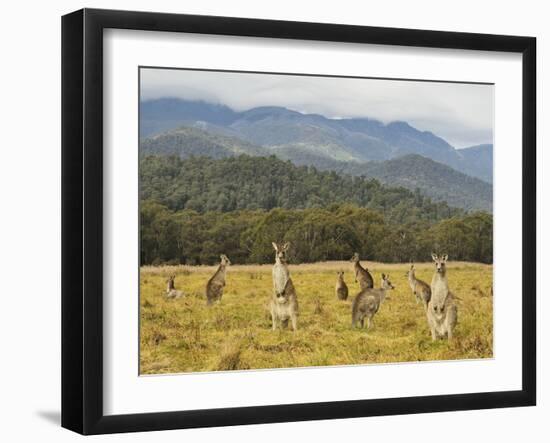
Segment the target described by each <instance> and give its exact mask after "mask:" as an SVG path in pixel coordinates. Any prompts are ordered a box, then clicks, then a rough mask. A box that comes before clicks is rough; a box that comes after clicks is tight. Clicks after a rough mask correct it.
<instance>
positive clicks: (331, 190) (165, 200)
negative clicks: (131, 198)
mask: <svg viewBox="0 0 550 443" xmlns="http://www.w3.org/2000/svg"><path fill="white" fill-rule="evenodd" d="M140 186H141V199H142V200H147V199H151V200H155V201H158V202H159V203H162V204H163V205H165V206H167V207H168V208H170V209H173V210H180V209H192V210H194V211H197V212H199V213H204V212H209V211H220V212H231V211H237V210H266V211H269V210H271V209H274V208H284V209H308V208H322V207H326V206H328V205H330V204H334V203H336V204H344V203H349V204H353V205H356V206H360V207H367V208H371V209H376V210H379V211H381V212H382V213H383V214H384V215H385V217H386V218H387V219H388V220H390V221H392V222H398V223H408V222H417V221H418V220H426V221H436V220H441V219H443V218H448V217H453V216H456V215H461V214H463V211H462V210H460V209H456V208H451V207H450V206H449V205H448V204H447V203H445V202H437V203H436V202H433V201H432V200H431V199H429V198H424V197H421V196H420V197H419V195H417V194H416V193H415V192H413V191H410V190H407V189H405V188H397V187H389V186H383V185H381V184H380V183H379V182H378V181H377V180H374V179H367V178H365V177H352V176H348V175H340V174H337V173H336V172H334V171H319V170H317V169H316V168H314V167H311V166H309V167H308V166H301V167H298V166H295V165H293V164H292V163H290V162H285V161H282V160H279V159H278V158H276V157H274V156H271V157H250V156H247V155H241V156H239V157H230V158H224V159H211V158H206V157H191V158H188V159H180V158H178V157H174V156H145V157H142V158H141V162H140Z"/></svg>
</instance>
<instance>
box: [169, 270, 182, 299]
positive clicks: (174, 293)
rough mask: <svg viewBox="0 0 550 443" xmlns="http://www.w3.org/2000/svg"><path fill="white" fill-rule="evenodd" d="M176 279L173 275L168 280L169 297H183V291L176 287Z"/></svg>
mask: <svg viewBox="0 0 550 443" xmlns="http://www.w3.org/2000/svg"><path fill="white" fill-rule="evenodd" d="M175 280H176V276H175V275H171V276H170V277H168V280H166V297H167V298H180V297H183V292H182V291H178V290H177V289H176V285H175V283H174V281H175Z"/></svg>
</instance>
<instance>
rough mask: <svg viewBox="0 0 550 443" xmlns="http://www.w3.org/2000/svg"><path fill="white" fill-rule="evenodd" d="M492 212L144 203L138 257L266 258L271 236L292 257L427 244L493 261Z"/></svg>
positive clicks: (372, 255) (381, 256)
mask: <svg viewBox="0 0 550 443" xmlns="http://www.w3.org/2000/svg"><path fill="white" fill-rule="evenodd" d="M492 220H493V219H492V216H491V215H490V214H487V213H483V212H479V213H473V214H468V215H460V216H455V217H452V218H449V219H445V220H441V221H438V222H428V221H425V220H421V219H419V220H417V221H416V222H409V223H403V224H401V223H393V222H388V221H387V219H386V218H385V217H384V215H383V214H382V212H380V211H378V210H373V209H369V208H360V207H358V206H356V205H350V204H342V205H338V204H333V205H329V206H328V207H327V208H310V209H282V208H276V209H272V210H270V211H264V210H241V211H232V212H225V213H224V212H219V211H211V212H210V211H209V212H204V213H199V212H197V211H194V210H191V209H184V210H179V211H174V210H171V209H169V208H167V207H166V206H164V205H162V204H160V203H158V202H155V201H153V200H146V201H143V202H142V204H141V263H142V264H155V265H157V264H162V263H170V264H180V263H183V264H192V265H195V264H213V263H215V262H217V261H218V257H219V254H221V253H224V254H227V255H228V256H229V257H230V259H231V260H232V262H233V263H270V262H271V261H272V260H273V251H272V246H271V242H272V241H283V240H284V241H289V242H291V243H292V248H291V261H292V263H302V262H316V261H325V260H344V259H348V258H350V257H351V255H352V254H353V252H356V251H357V252H359V253H360V255H361V257H362V258H363V259H368V260H375V261H383V262H408V261H411V260H412V261H427V260H429V259H430V253H431V252H432V251H436V252H445V253H448V254H449V255H450V257H451V259H452V260H467V261H476V262H484V263H491V262H492V257H493V254H492V244H493V241H492V233H493V221H492Z"/></svg>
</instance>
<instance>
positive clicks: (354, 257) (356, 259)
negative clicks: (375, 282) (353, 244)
mask: <svg viewBox="0 0 550 443" xmlns="http://www.w3.org/2000/svg"><path fill="white" fill-rule="evenodd" d="M349 261H350V262H352V263H359V261H360V259H359V254H358V253H357V252H355V253H354V254H353V256H352V257H351V258H350V259H349Z"/></svg>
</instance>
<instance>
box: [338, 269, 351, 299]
mask: <svg viewBox="0 0 550 443" xmlns="http://www.w3.org/2000/svg"><path fill="white" fill-rule="evenodd" d="M335 292H336V297H337V298H338V300H347V299H348V293H349V291H348V285H346V282H345V281H344V271H340V272H338V279H337V280H336V287H335Z"/></svg>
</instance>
